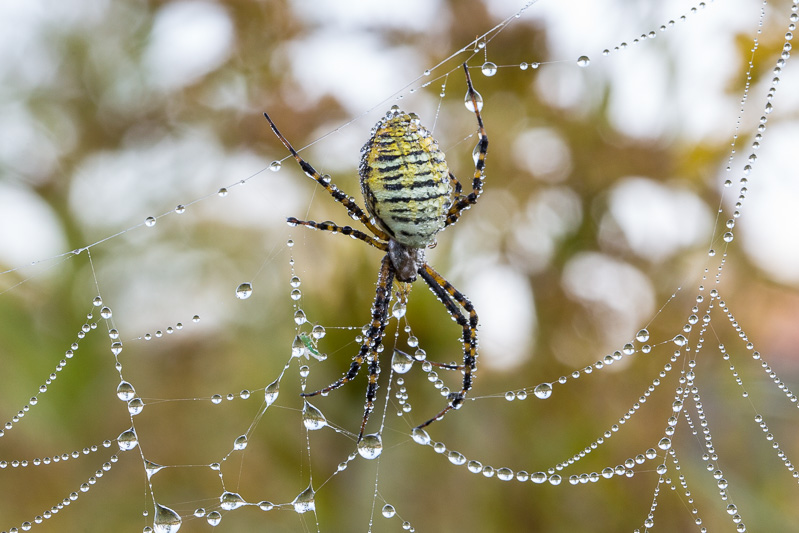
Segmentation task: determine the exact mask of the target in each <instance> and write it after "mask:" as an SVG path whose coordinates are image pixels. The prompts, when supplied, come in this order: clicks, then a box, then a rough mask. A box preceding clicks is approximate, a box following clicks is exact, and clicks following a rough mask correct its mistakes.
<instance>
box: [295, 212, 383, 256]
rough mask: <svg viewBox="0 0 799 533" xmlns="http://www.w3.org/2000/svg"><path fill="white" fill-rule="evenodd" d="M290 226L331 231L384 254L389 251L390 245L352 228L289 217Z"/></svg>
mask: <svg viewBox="0 0 799 533" xmlns="http://www.w3.org/2000/svg"><path fill="white" fill-rule="evenodd" d="M286 222H288V224H289V226H307V227H309V228H313V229H318V230H322V231H331V232H333V233H341V234H342V235H349V236H350V237H352V238H354V239H359V240H362V241H363V242H365V243H366V244H369V245H371V246H374V247H375V248H378V249H380V250H383V251H384V252H387V251H388V244H386V243H384V242H380V241H378V240H377V239H375V238H374V237H372V236H371V235H367V234H366V233H364V232H362V231H359V230H357V229H354V228H352V227H351V226H339V225H337V224H336V223H334V222H314V221H313V220H299V219H296V218H294V217H288V218H287V219H286Z"/></svg>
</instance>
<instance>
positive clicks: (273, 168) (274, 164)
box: [269, 161, 283, 172]
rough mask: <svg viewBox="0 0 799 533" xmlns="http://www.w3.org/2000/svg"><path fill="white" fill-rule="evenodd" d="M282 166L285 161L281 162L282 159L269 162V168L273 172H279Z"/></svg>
mask: <svg viewBox="0 0 799 533" xmlns="http://www.w3.org/2000/svg"><path fill="white" fill-rule="evenodd" d="M282 166H283V163H281V162H280V161H272V162H271V163H270V164H269V170H271V171H272V172H277V171H278V170H280V167H282Z"/></svg>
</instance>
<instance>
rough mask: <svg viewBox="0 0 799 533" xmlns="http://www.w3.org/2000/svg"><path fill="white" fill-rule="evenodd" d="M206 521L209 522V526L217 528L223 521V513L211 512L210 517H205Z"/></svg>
mask: <svg viewBox="0 0 799 533" xmlns="http://www.w3.org/2000/svg"><path fill="white" fill-rule="evenodd" d="M205 520H206V522H208V525H210V526H214V527H216V526H218V525H219V522H221V521H222V513H220V512H219V511H211V512H210V513H208V516H206V517H205Z"/></svg>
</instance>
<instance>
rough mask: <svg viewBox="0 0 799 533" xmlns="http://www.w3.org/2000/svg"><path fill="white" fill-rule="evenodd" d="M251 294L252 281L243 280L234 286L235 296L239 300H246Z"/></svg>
mask: <svg viewBox="0 0 799 533" xmlns="http://www.w3.org/2000/svg"><path fill="white" fill-rule="evenodd" d="M250 296H252V283H250V282H244V283H242V284H241V285H239V286H238V287H236V298H238V299H239V300H246V299H247V298H249V297H250Z"/></svg>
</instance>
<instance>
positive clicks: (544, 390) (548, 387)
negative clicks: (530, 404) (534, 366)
mask: <svg viewBox="0 0 799 533" xmlns="http://www.w3.org/2000/svg"><path fill="white" fill-rule="evenodd" d="M533 394H535V397H536V398H539V399H541V400H546V399H547V398H549V397H550V396H552V384H551V383H541V384H540V385H536V387H535V388H534V389H533Z"/></svg>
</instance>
